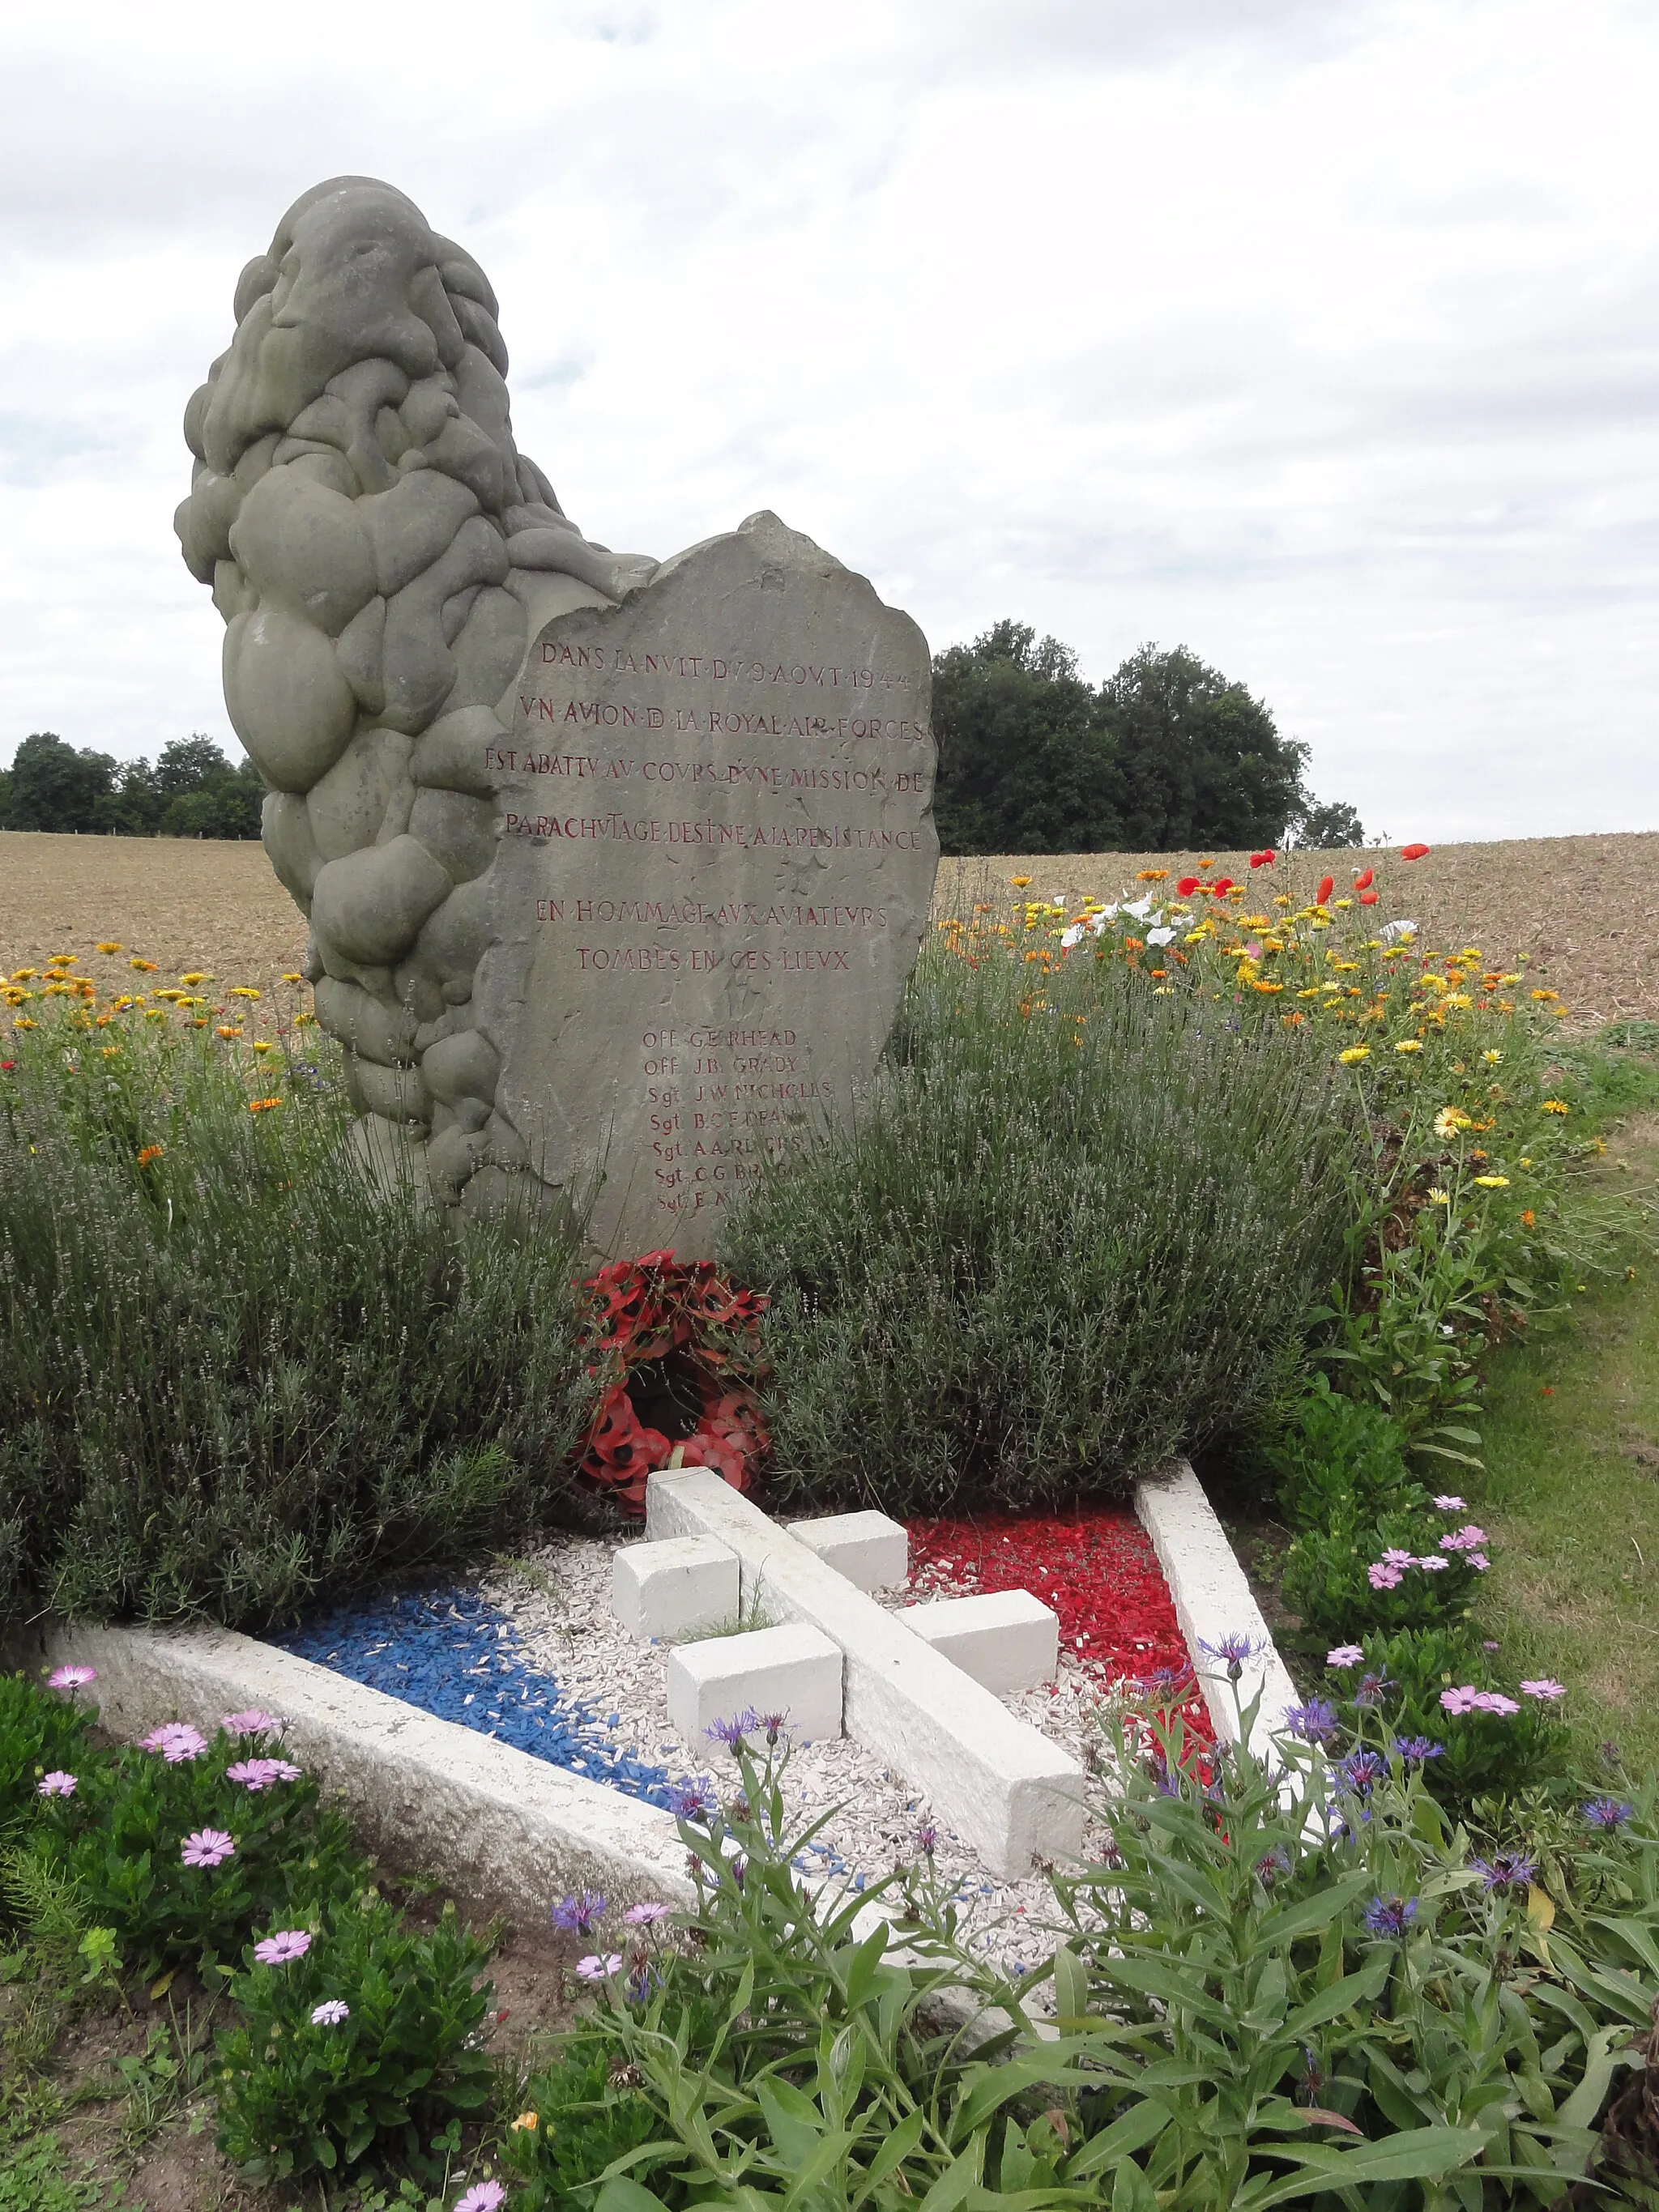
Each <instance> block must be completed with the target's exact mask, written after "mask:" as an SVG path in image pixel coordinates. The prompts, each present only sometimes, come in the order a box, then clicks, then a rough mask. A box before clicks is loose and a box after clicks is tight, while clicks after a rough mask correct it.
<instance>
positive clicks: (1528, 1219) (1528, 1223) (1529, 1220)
mask: <svg viewBox="0 0 1659 2212" xmlns="http://www.w3.org/2000/svg"><path fill="white" fill-rule="evenodd" d="M1537 1221H1538V1216H1537V1215H1536V1214H1535V1213H1534V1212H1533V1210H1532V1208H1531V1206H1528V1208H1527V1210H1526V1212H1524V1213H1523V1214H1522V1216H1521V1225H1522V1228H1523V1229H1532V1228H1534V1227H1535V1226H1536V1225H1537Z"/></svg>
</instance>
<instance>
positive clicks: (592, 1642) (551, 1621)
mask: <svg viewBox="0 0 1659 2212" xmlns="http://www.w3.org/2000/svg"><path fill="white" fill-rule="evenodd" d="M612 1551H613V1547H612V1546H611V1544H609V1543H608V1542H605V1541H603V1540H596V1539H592V1538H583V1537H576V1536H571V1537H563V1538H561V1539H559V1540H558V1541H556V1542H555V1543H552V1544H550V1545H549V1546H547V1547H545V1548H544V1549H543V1550H542V1551H539V1552H538V1553H535V1554H534V1555H533V1556H532V1558H531V1559H528V1560H527V1561H526V1562H524V1563H523V1565H520V1567H518V1568H516V1569H515V1570H513V1571H508V1572H506V1573H503V1574H501V1575H500V1576H498V1577H492V1578H490V1579H489V1580H487V1581H486V1583H485V1584H484V1586H483V1590H484V1595H486V1596H487V1597H488V1598H489V1601H491V1603H492V1604H494V1605H495V1607H498V1608H499V1610H500V1611H501V1613H502V1615H503V1616H504V1617H505V1618H507V1619H508V1620H511V1622H512V1625H513V1628H514V1630H515V1631H516V1632H517V1637H518V1640H519V1645H520V1650H522V1651H523V1653H524V1656H525V1659H526V1663H527V1664H528V1665H529V1666H530V1667H531V1668H537V1669H541V1670H544V1672H545V1673H546V1674H548V1675H550V1677H552V1678H553V1679H554V1680H556V1681H557V1682H558V1683H559V1684H560V1686H561V1688H562V1691H563V1692H564V1694H565V1696H566V1697H567V1698H568V1699H571V1700H573V1701H574V1702H576V1703H578V1704H581V1705H586V1706H588V1707H592V1708H597V1707H599V1706H600V1705H604V1706H605V1708H606V1709H607V1711H610V1712H612V1713H616V1714H618V1715H619V1716H620V1717H619V1719H618V1720H617V1722H616V1723H615V1724H614V1733H615V1735H616V1739H617V1742H618V1743H619V1744H620V1743H626V1744H627V1745H628V1747H629V1750H630V1751H631V1752H632V1753H633V1755H635V1757H637V1758H639V1759H647V1758H653V1759H659V1760H660V1761H661V1762H662V1763H663V1765H665V1767H666V1768H667V1769H668V1771H669V1772H670V1773H671V1775H672V1776H674V1777H675V1778H686V1777H690V1776H692V1775H695V1774H704V1775H706V1774H708V1773H709V1772H710V1771H711V1766H712V1769H713V1772H714V1778H715V1781H716V1784H717V1786H724V1784H726V1782H727V1781H728V1780H729V1778H731V1777H732V1774H733V1773H734V1771H735V1770H734V1768H733V1767H732V1764H731V1762H730V1760H729V1758H728V1756H727V1754H726V1753H724V1752H722V1751H721V1750H720V1749H719V1748H718V1747H714V1746H711V1745H709V1744H707V1743H699V1744H690V1743H687V1742H685V1741H684V1739H682V1738H681V1737H679V1736H678V1735H677V1733H676V1731H675V1729H674V1727H673V1725H672V1723H671V1721H670V1720H669V1717H668V1700H667V1694H666V1667H667V1659H668V1650H669V1647H668V1646H667V1645H665V1644H655V1643H653V1644H636V1643H635V1641H634V1639H633V1638H632V1637H631V1636H629V1633H628V1632H627V1630H626V1629H624V1628H623V1626H622V1625H621V1623H620V1622H619V1621H618V1620H617V1618H616V1616H615V1614H614V1613H612V1612H611V1556H612ZM921 1594H922V1593H921V1590H920V1589H918V1590H917V1591H916V1592H915V1595H921ZM878 1595H879V1596H880V1598H881V1601H882V1602H884V1603H888V1604H890V1605H893V1606H898V1605H900V1604H902V1603H905V1602H908V1601H909V1598H910V1596H911V1595H912V1593H911V1592H910V1591H909V1590H908V1588H907V1589H905V1590H902V1591H887V1592H882V1593H878ZM926 1595H927V1596H929V1597H937V1596H948V1595H952V1585H951V1583H950V1582H949V1580H948V1578H946V1577H943V1576H941V1574H940V1573H939V1570H938V1568H937V1567H934V1568H932V1569H930V1570H929V1571H928V1572H927V1580H926ZM1101 1695H1102V1686H1101V1684H1100V1682H1099V1681H1098V1680H1097V1678H1096V1677H1095V1675H1094V1674H1092V1673H1091V1671H1089V1670H1087V1669H1086V1668H1085V1667H1084V1666H1082V1665H1080V1664H1079V1663H1076V1662H1073V1660H1072V1659H1070V1658H1069V1657H1068V1656H1066V1655H1064V1654H1062V1656H1061V1659H1060V1673H1059V1676H1058V1678H1057V1680H1055V1681H1054V1684H1053V1685H1051V1686H1043V1687H1042V1688H1039V1689H1035V1690H1025V1691H1022V1692H1018V1694H1017V1695H1015V1696H1013V1697H1010V1698H1007V1699H1005V1700H1004V1703H1005V1704H1006V1705H1007V1707H1008V1709H1009V1711H1011V1712H1012V1713H1014V1714H1015V1715H1016V1716H1017V1717H1018V1718H1019V1719H1021V1720H1024V1721H1027V1722H1029V1723H1030V1724H1031V1726H1033V1727H1034V1728H1036V1729H1041V1730H1042V1734H1043V1735H1045V1736H1047V1737H1048V1739H1049V1740H1050V1741H1052V1742H1054V1743H1058V1744H1060V1745H1062V1746H1063V1747H1065V1748H1066V1750H1068V1751H1069V1752H1070V1753H1072V1755H1073V1757H1074V1758H1075V1759H1078V1760H1079V1762H1082V1761H1083V1760H1084V1758H1085V1749H1086V1747H1090V1746H1091V1745H1098V1744H1099V1743H1100V1741H1101V1737H1100V1732H1099V1728H1098V1724H1097V1719H1096V1711H1097V1705H1098V1703H1099V1701H1100V1698H1101ZM784 1786H785V1793H786V1800H787V1807H788V1809H789V1813H790V1815H791V1818H792V1820H793V1824H794V1830H795V1832H797V1833H799V1832H800V1831H801V1830H803V1829H805V1828H807V1827H810V1826H812V1825H813V1824H814V1823H815V1822H817V1821H819V1820H823V1823H824V1825H823V1828H822V1830H821V1832H820V1833H819V1834H818V1835H817V1838H815V1839H814V1840H813V1841H812V1843H811V1844H809V1845H808V1846H807V1848H806V1850H805V1851H804V1852H803V1853H802V1854H800V1856H799V1857H798V1858H797V1860H796V1864H797V1866H798V1867H799V1869H800V1870H801V1872H802V1873H803V1874H805V1875H810V1876H818V1877H827V1878H829V1879H831V1880H835V1881H844V1882H845V1883H846V1884H847V1885H848V1887H849V1888H850V1889H851V1890H853V1891H854V1892H856V1891H858V1890H861V1889H862V1888H864V1887H866V1883H868V1882H869V1881H872V1880H874V1879H875V1878H877V1877H878V1876H879V1875H883V1874H886V1873H890V1871H891V1870H892V1869H893V1868H894V1867H895V1866H902V1865H908V1864H911V1863H915V1860H916V1858H917V1857H918V1853H919V1849H920V1846H919V1843H918V1838H919V1836H920V1834H921V1831H922V1830H923V1828H925V1827H929V1826H932V1827H934V1828H935V1829H936V1841H935V1844H934V1852H933V1864H934V1869H935V1872H936V1874H937V1875H938V1876H939V1878H940V1880H941V1881H942V1882H943V1883H944V1884H946V1885H948V1886H949V1887H951V1891H952V1893H953V1894H954V1895H955V1896H956V1898H957V1899H958V1901H959V1903H960V1904H961V1905H962V1906H963V1908H964V1913H965V1917H967V1919H968V1921H969V1940H970V1941H971V1942H975V1944H976V1945H979V1946H982V1947H986V1948H991V1949H993V1950H994V1952H995V1953H996V1954H998V1955H999V1956H1000V1957H1002V1958H1004V1959H1005V1960H1007V1961H1008V1962H1009V1963H1010V1964H1012V1965H1017V1966H1025V1967H1027V1968H1029V1967H1030V1966H1035V1965H1037V1964H1039V1963H1042V1962H1043V1961H1046V1960H1047V1958H1048V1954H1049V1953H1050V1952H1051V1950H1052V1948H1053V1942H1052V1939H1050V1940H1048V1941H1047V1942H1045V1941H1043V1940H1042V1938H1041V1936H1037V1937H1036V1940H1032V1939H1031V1938H1030V1937H1028V1936H1026V1934H1025V1932H1024V1923H1031V1924H1032V1925H1033V1927H1034V1926H1035V1923H1037V1922H1038V1921H1040V1920H1042V1919H1045V1918H1046V1917H1048V1914H1049V1913H1050V1912H1051V1911H1052V1910H1053V1900H1052V1898H1051V1896H1050V1893H1049V1891H1048V1885H1047V1883H1046V1882H1045V1881H1043V1880H1042V1876H1041V1875H1031V1876H1030V1877H1029V1878H1027V1879H1026V1880H1024V1881H996V1880H995V1879H994V1878H993V1877H992V1876H991V1875H988V1874H987V1872H986V1871H985V1869H983V1868H982V1867H981V1864H980V1862H979V1860H978V1858H977V1857H975V1854H974V1852H973V1851H972V1850H970V1849H969V1847H968V1846H967V1845H966V1844H963V1843H962V1842H961V1841H960V1840H959V1838H957V1836H956V1834H955V1833H954V1832H952V1831H951V1830H950V1829H949V1828H947V1827H946V1826H944V1824H943V1823H942V1822H937V1821H935V1820H934V1818H933V1810H932V1808H931V1806H930V1804H929V1802H928V1800H927V1797H926V1796H925V1795H923V1794H922V1793H921V1792H919V1791H918V1790H915V1789H914V1788H912V1787H911V1785H910V1784H908V1783H907V1782H906V1781H905V1780H904V1778H902V1776H901V1775H899V1774H898V1773H896V1771H894V1770H893V1769H892V1768H890V1766H889V1765H887V1764H886V1763H885V1761H884V1760H883V1759H880V1758H878V1757H877V1756H876V1755H875V1754H874V1753H872V1752H869V1751H866V1749H865V1748H864V1747H863V1746H862V1745H860V1744H858V1743H855V1742H854V1741H852V1740H851V1739H850V1738H848V1737H845V1736H843V1737H839V1738H836V1739H833V1740H829V1741H822V1742H817V1743H798V1744H795V1745H793V1746H792V1747H791V1751H790V1757H789V1764H788V1768H787V1774H786V1777H785V1784H784ZM1106 1841H1107V1837H1106V1832H1105V1830H1104V1829H1103V1828H1102V1827H1100V1826H1097V1825H1095V1824H1091V1829H1090V1832H1089V1833H1088V1834H1087V1835H1086V1837H1085V1852H1086V1853H1087V1854H1088V1855H1089V1856H1091V1857H1093V1856H1096V1855H1097V1853H1099V1852H1101V1851H1103V1850H1104V1848H1105V1844H1106Z"/></svg>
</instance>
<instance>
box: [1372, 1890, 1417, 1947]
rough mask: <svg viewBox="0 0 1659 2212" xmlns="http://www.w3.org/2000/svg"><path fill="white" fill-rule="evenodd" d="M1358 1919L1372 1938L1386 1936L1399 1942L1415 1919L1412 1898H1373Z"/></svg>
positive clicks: (1415, 1913) (1415, 1910)
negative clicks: (1362, 1922)
mask: <svg viewBox="0 0 1659 2212" xmlns="http://www.w3.org/2000/svg"><path fill="white" fill-rule="evenodd" d="M1359 1917H1360V1918H1361V1919H1362V1920H1363V1921H1364V1923H1365V1925H1366V1927H1367V1928H1369V1929H1370V1932H1371V1934H1372V1935H1373V1936H1389V1937H1391V1938H1392V1939H1393V1941H1394V1942H1396V1943H1397V1942H1400V1941H1401V1939H1402V1938H1403V1937H1404V1936H1405V1935H1406V1934H1407V1930H1408V1929H1410V1927H1411V1924H1412V1923H1413V1920H1415V1919H1416V1917H1417V1899H1415V1898H1414V1897H1374V1898H1372V1899H1371V1901H1370V1904H1369V1905H1367V1906H1366V1907H1365V1910H1364V1911H1363V1912H1362V1913H1361V1914H1360V1916H1359Z"/></svg>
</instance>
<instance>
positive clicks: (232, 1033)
mask: <svg viewBox="0 0 1659 2212" xmlns="http://www.w3.org/2000/svg"><path fill="white" fill-rule="evenodd" d="M241 1034H242V1032H241V1031H240V1030H239V1029H233V1028H232V1027H231V1025H230V1024H229V1023H228V1022H221V1023H220V1024H219V1035H220V1036H222V1037H239V1036H240V1035H241Z"/></svg>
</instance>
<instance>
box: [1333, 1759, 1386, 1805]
mask: <svg viewBox="0 0 1659 2212" xmlns="http://www.w3.org/2000/svg"><path fill="white" fill-rule="evenodd" d="M1336 1771H1337V1773H1338V1774H1339V1775H1340V1778H1341V1779H1342V1783H1343V1785H1344V1787H1345V1788H1346V1789H1349V1790H1353V1791H1354V1792H1355V1794H1356V1795H1357V1796H1361V1797H1369V1796H1370V1794H1371V1790H1372V1788H1373V1786H1374V1785H1375V1784H1376V1783H1379V1782H1381V1781H1382V1779H1383V1777H1384V1775H1386V1774H1387V1772H1388V1771H1389V1762H1388V1761H1387V1759H1384V1758H1383V1754H1382V1753H1381V1752H1376V1751H1364V1750H1361V1751H1351V1752H1350V1753H1348V1755H1347V1757H1346V1759H1344V1760H1343V1761H1342V1762H1341V1764H1340V1765H1339V1766H1338V1768H1337V1770H1336Z"/></svg>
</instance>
